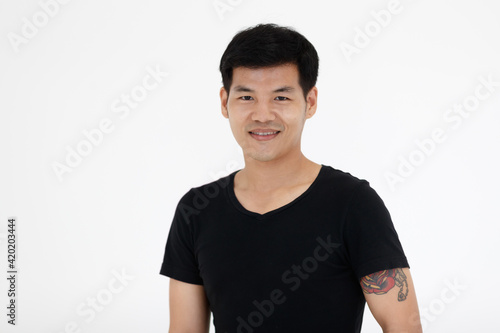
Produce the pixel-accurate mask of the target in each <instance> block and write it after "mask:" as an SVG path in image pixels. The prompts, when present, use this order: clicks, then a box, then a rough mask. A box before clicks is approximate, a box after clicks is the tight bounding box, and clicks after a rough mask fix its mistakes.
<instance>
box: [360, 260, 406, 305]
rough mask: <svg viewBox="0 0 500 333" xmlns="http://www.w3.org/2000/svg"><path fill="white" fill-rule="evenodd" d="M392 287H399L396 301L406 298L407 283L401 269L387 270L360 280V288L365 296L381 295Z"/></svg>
mask: <svg viewBox="0 0 500 333" xmlns="http://www.w3.org/2000/svg"><path fill="white" fill-rule="evenodd" d="M394 286H397V287H399V292H398V301H399V302H402V301H404V300H405V299H406V296H408V281H406V275H405V273H404V272H403V269H402V268H395V269H387V270H384V271H380V272H376V273H373V274H370V275H367V276H365V277H363V278H362V279H361V288H362V289H363V292H365V293H366V294H375V295H382V294H385V293H387V292H388V291H389V290H391V289H392V288H393V287H394Z"/></svg>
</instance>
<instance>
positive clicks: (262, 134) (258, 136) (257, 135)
mask: <svg viewBox="0 0 500 333" xmlns="http://www.w3.org/2000/svg"><path fill="white" fill-rule="evenodd" d="M248 133H249V134H250V135H251V136H252V138H254V139H255V140H258V141H268V140H271V139H274V138H275V137H276V136H278V134H279V133H281V131H255V132H248Z"/></svg>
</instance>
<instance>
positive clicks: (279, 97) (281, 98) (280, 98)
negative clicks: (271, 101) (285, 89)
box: [275, 96, 289, 101]
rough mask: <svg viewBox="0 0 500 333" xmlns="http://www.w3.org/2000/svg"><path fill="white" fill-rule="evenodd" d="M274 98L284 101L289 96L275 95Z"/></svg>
mask: <svg viewBox="0 0 500 333" xmlns="http://www.w3.org/2000/svg"><path fill="white" fill-rule="evenodd" d="M275 99H277V100H278V101H286V100H288V99H289V98H288V97H285V96H278V97H276V98H275Z"/></svg>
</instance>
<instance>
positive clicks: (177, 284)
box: [168, 278, 210, 333]
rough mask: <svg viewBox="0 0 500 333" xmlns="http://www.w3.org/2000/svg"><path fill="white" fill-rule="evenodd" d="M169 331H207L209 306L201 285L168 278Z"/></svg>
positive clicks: (174, 332)
mask: <svg viewBox="0 0 500 333" xmlns="http://www.w3.org/2000/svg"><path fill="white" fill-rule="evenodd" d="M169 302H170V328H169V330H168V332H169V333H208V331H209V328H210V308H209V306H208V300H207V297H206V295H205V290H204V288H203V286H202V285H197V284H191V283H186V282H182V281H179V280H175V279H172V278H170V296H169Z"/></svg>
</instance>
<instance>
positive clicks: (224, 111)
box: [219, 87, 229, 118]
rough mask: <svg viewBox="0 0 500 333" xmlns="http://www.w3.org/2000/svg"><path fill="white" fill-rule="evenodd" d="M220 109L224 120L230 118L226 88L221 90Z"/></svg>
mask: <svg viewBox="0 0 500 333" xmlns="http://www.w3.org/2000/svg"><path fill="white" fill-rule="evenodd" d="M219 95H220V108H221V112H222V115H223V116H224V118H229V112H228V111H227V97H228V95H227V91H226V89H224V87H222V88H220V92H219Z"/></svg>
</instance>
